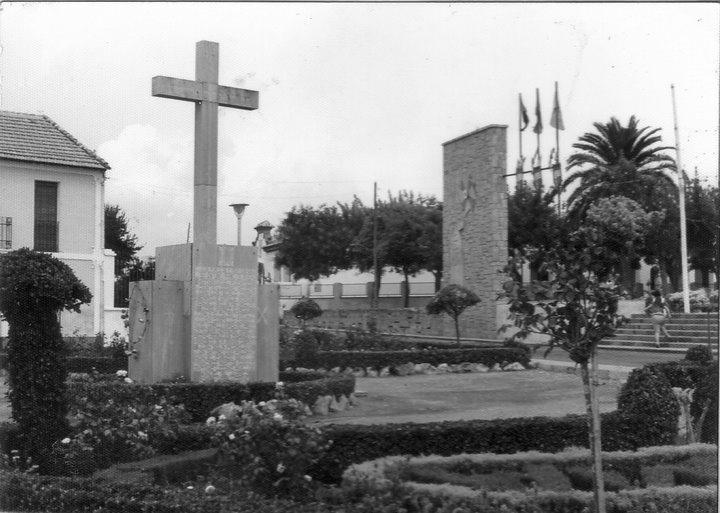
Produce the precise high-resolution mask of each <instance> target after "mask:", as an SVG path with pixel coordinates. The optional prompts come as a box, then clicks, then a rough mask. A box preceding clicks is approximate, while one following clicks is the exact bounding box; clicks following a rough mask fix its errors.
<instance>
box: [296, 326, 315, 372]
mask: <svg viewBox="0 0 720 513" xmlns="http://www.w3.org/2000/svg"><path fill="white" fill-rule="evenodd" d="M319 350H320V345H319V344H318V341H317V338H316V336H315V333H314V332H313V331H312V330H302V331H301V332H300V333H298V334H297V335H295V361H296V362H298V365H300V366H302V367H316V366H317V355H318V351H319Z"/></svg>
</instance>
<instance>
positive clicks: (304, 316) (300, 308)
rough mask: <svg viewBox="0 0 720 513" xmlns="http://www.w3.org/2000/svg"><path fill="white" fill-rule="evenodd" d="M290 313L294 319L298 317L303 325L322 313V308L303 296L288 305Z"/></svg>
mask: <svg viewBox="0 0 720 513" xmlns="http://www.w3.org/2000/svg"><path fill="white" fill-rule="evenodd" d="M290 313H292V314H293V316H294V317H295V318H296V319H299V320H300V322H301V323H302V325H303V327H304V326H305V323H306V322H307V321H311V320H312V319H315V318H316V317H320V316H321V315H322V308H320V305H318V304H317V303H316V302H315V301H314V300H312V299H310V298H309V297H303V298H300V300H298V302H297V303H295V304H294V305H292V307H290Z"/></svg>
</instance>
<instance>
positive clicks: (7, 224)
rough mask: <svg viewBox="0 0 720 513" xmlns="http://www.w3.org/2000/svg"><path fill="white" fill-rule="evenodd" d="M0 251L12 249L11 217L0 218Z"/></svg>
mask: <svg viewBox="0 0 720 513" xmlns="http://www.w3.org/2000/svg"><path fill="white" fill-rule="evenodd" d="M0 249H12V217H0Z"/></svg>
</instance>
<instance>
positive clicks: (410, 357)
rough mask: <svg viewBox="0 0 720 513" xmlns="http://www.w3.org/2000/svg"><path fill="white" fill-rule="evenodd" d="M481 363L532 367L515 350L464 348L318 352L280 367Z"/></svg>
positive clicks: (516, 349) (524, 357)
mask: <svg viewBox="0 0 720 513" xmlns="http://www.w3.org/2000/svg"><path fill="white" fill-rule="evenodd" d="M464 362H471V363H482V364H484V365H487V366H488V367H492V366H493V365H495V364H504V363H514V362H519V363H521V364H522V365H524V366H526V367H527V366H529V364H530V358H529V357H528V353H527V351H525V350H523V349H522V348H516V347H493V348H474V349H470V348H463V349H427V350H421V351H319V352H318V353H316V356H315V357H314V358H307V359H304V360H297V361H293V362H291V361H288V362H281V364H280V367H281V368H283V369H284V368H286V367H296V366H299V367H310V368H315V369H317V368H321V367H322V368H326V369H332V368H335V367H340V368H341V369H346V368H355V367H363V368H367V367H372V368H375V369H381V368H383V367H392V366H398V365H403V364H406V363H429V364H431V365H440V364H441V363H447V364H448V365H451V364H457V363H464Z"/></svg>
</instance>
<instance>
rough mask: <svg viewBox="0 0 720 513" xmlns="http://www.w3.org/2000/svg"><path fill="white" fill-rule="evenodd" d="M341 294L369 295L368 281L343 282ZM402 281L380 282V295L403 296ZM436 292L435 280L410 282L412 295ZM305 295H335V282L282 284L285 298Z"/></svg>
mask: <svg viewBox="0 0 720 513" xmlns="http://www.w3.org/2000/svg"><path fill="white" fill-rule="evenodd" d="M339 288H340V290H339V295H340V297H341V298H343V297H345V298H350V297H355V298H359V297H368V289H372V287H369V286H368V284H367V283H341V284H340V287H339ZM402 291H403V284H402V283H382V282H381V283H380V294H379V297H402ZM434 294H435V283H434V282H419V283H410V297H423V296H424V297H429V296H432V295H434ZM303 296H308V297H316V298H331V297H335V289H334V284H332V283H310V284H300V283H292V284H290V283H285V284H280V297H281V298H283V299H297V298H301V297H303Z"/></svg>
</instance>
